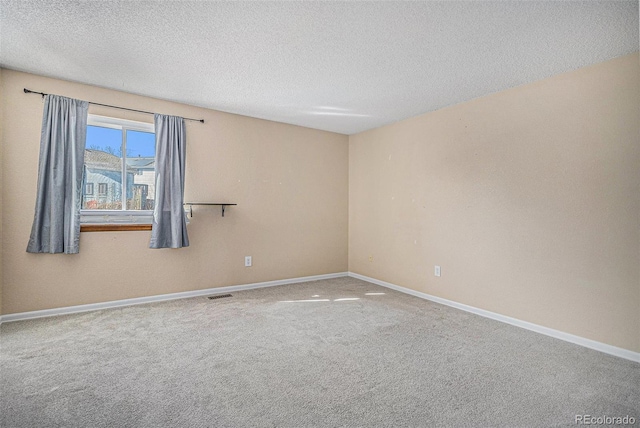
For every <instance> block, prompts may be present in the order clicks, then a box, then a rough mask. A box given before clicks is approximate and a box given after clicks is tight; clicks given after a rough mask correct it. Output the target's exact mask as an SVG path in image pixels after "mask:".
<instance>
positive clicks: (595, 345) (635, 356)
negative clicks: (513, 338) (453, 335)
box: [349, 272, 640, 363]
mask: <svg viewBox="0 0 640 428" xmlns="http://www.w3.org/2000/svg"><path fill="white" fill-rule="evenodd" d="M349 276H350V277H352V278H357V279H361V280H363V281H367V282H370V283H372V284H376V285H381V286H382V287H386V288H390V289H392V290H396V291H400V292H401V293H406V294H410V295H412V296H416V297H420V298H421V299H426V300H430V301H432V302H436V303H440V304H443V305H447V306H451V307H452V308H456V309H461V310H463V311H466V312H471V313H473V314H476V315H480V316H482V317H485V318H491V319H493V320H496V321H501V322H503V323H506V324H511V325H514V326H516V327H521V328H524V329H527V330H531V331H535V332H536V333H541V334H544V335H546V336H551V337H554V338H556V339H560V340H564V341H566V342H571V343H574V344H576V345H580V346H584V347H585V348H590V349H594V350H596V351H600V352H604V353H605V354H610V355H614V356H616V357H620V358H624V359H626V360H631V361H635V362H637V363H640V353H638V352H633V351H630V350H628V349H624V348H618V347H617V346H612V345H607V344H606V343H602V342H596V341H595V340H591V339H586V338H584V337H580V336H576V335H573V334H569V333H565V332H563V331H559V330H554V329H552V328H548V327H543V326H541V325H537V324H533V323H530V322H527V321H522V320H519V319H517V318H511V317H508V316H505V315H500V314H497V313H495V312H490V311H486V310H484V309H480V308H476V307H473V306H468V305H465V304H462V303H458V302H454V301H453V300H447V299H443V298H441V297H437V296H432V295H430V294H426V293H422V292H420V291H416V290H412V289H410V288H405V287H401V286H399V285H395V284H391V283H389V282H385V281H380V280H379V279H375V278H370V277H368V276H364V275H360V274H357V273H353V272H349Z"/></svg>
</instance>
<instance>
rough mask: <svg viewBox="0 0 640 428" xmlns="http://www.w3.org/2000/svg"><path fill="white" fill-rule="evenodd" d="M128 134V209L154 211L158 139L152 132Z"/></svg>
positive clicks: (129, 132)
mask: <svg viewBox="0 0 640 428" xmlns="http://www.w3.org/2000/svg"><path fill="white" fill-rule="evenodd" d="M126 132H127V160H126V162H127V209H128V210H152V209H153V207H154V199H155V188H156V187H155V186H156V169H155V166H156V163H155V155H156V137H155V134H153V133H151V132H141V131H126Z"/></svg>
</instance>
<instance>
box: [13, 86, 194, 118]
mask: <svg viewBox="0 0 640 428" xmlns="http://www.w3.org/2000/svg"><path fill="white" fill-rule="evenodd" d="M24 93H25V94H39V95H42V97H43V98H44V97H45V95H49V94H45V93H44V92H37V91H32V90H31V89H27V88H24ZM88 103H89V104H93V105H96V106H102V107H111V108H117V109H120V110H128V111H135V112H138V113H146V114H155V113H154V112H152V111H144V110H136V109H132V108H127V107H118V106H112V105H109V104H100V103H94V102H91V101H88ZM183 119H184V120H192V121H194V122H200V123H204V119H191V118H189V117H184V118H183Z"/></svg>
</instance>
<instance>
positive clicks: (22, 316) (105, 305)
mask: <svg viewBox="0 0 640 428" xmlns="http://www.w3.org/2000/svg"><path fill="white" fill-rule="evenodd" d="M345 276H348V272H338V273H329V274H325V275H314V276H303V277H301V278H290V279H280V280H276V281H266V282H256V283H253V284H242V285H231V286H228V287H216V288H206V289H204V290H193V291H184V292H181V293H171V294H159V295H156V296H147V297H136V298H133V299H124V300H113V301H111V302H102V303H91V304H88V305H78V306H67V307H64V308H55V309H44V310H41V311H31V312H20V313H16V314H6V315H2V316H1V317H0V320H1V321H0V322H11V321H21V320H27V319H33V318H43V317H52V316H56V315H67V314H75V313H79V312H88V311H98V310H101V309H110V308H119V307H122V306H132V305H141V304H144V303H154V302H163V301H166V300H176V299H187V298H190V297H198V296H208V295H211V294H225V293H231V292H235V291H242V290H251V289H254V288H264V287H274V286H276V285H285V284H295V283H298V282H309V281H319V280H321V279H331V278H340V277H345Z"/></svg>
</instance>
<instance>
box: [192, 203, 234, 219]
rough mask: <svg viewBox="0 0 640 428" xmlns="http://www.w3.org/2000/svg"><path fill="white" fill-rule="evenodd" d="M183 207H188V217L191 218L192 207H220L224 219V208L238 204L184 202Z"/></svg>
mask: <svg viewBox="0 0 640 428" xmlns="http://www.w3.org/2000/svg"><path fill="white" fill-rule="evenodd" d="M184 204H185V205H189V217H193V206H194V205H220V206H221V207H222V217H224V209H225V207H230V206H232V205H238V204H227V203H222V202H185V203H184Z"/></svg>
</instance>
